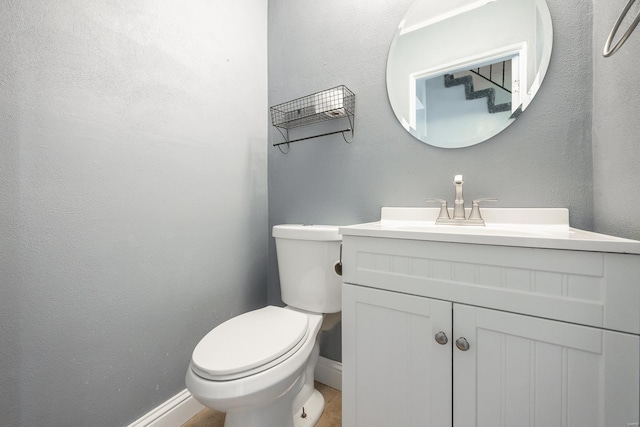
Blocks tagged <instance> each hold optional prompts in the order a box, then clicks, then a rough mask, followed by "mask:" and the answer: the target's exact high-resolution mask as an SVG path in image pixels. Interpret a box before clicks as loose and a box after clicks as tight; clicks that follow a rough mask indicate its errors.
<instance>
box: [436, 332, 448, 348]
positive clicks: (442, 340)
mask: <svg viewBox="0 0 640 427" xmlns="http://www.w3.org/2000/svg"><path fill="white" fill-rule="evenodd" d="M436 342H437V343H438V344H440V345H445V344H446V343H448V342H449V338H447V334H445V333H444V332H442V331H440V332H438V333H437V334H436Z"/></svg>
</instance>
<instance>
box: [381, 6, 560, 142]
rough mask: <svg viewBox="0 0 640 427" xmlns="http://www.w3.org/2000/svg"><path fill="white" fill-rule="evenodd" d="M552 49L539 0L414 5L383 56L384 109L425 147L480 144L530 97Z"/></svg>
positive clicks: (546, 11) (550, 32) (546, 15)
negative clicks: (386, 100)
mask: <svg viewBox="0 0 640 427" xmlns="http://www.w3.org/2000/svg"><path fill="white" fill-rule="evenodd" d="M552 41H553V29H552V24H551V15H550V13H549V8H548V7H547V4H546V2H545V0H448V1H441V0H417V1H416V2H415V3H414V4H413V5H412V6H411V8H410V9H409V11H408V12H407V14H406V15H405V17H404V19H403V20H402V22H401V23H400V26H399V27H398V31H397V32H396V35H395V37H394V39H393V42H392V43H391V48H390V50H389V58H388V61H387V92H388V94H389V101H390V102H391V107H392V108H393V111H394V113H395V115H396V117H397V118H398V120H399V121H400V123H401V124H402V126H403V127H404V128H405V129H406V130H407V131H409V133H411V135H413V136H414V137H416V138H418V139H419V140H421V141H423V142H425V143H427V144H430V145H433V146H436V147H442V148H460V147H468V146H471V145H474V144H478V143H480V142H482V141H486V140H487V139H489V138H491V137H492V136H494V135H496V134H498V133H499V132H501V131H502V130H504V129H505V128H506V127H507V126H509V125H510V124H511V123H513V122H514V121H515V120H516V118H517V117H518V116H519V115H520V114H521V113H522V112H523V111H524V110H525V109H526V108H527V106H528V105H529V103H530V102H531V100H532V99H533V97H534V96H535V94H536V93H537V91H538V89H539V88H540V84H541V83H542V80H543V78H544V75H545V73H546V71H547V68H548V66H549V60H550V58H551V45H552Z"/></svg>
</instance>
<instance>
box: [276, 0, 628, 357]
mask: <svg viewBox="0 0 640 427" xmlns="http://www.w3.org/2000/svg"><path fill="white" fill-rule="evenodd" d="M412 1H413V0H396V1H393V2H387V1H375V2H371V1H364V0H357V1H351V2H342V1H338V0H328V1H325V2H321V3H313V2H293V3H292V2H288V1H285V0H271V1H270V2H269V103H270V105H273V104H277V103H279V102H283V101H287V100H290V99H293V98H296V97H299V96H303V95H306V94H309V93H313V92H315V91H318V90H323V89H326V88H329V87H332V86H335V85H338V84H345V85H346V86H347V87H349V88H350V89H351V90H353V91H354V92H355V93H356V136H355V140H354V141H353V143H352V144H350V145H347V144H345V143H344V142H342V139H341V137H340V136H339V135H338V136H331V137H326V138H321V139H316V140H310V141H306V142H299V143H296V144H293V145H292V146H291V151H290V153H289V154H287V155H283V154H281V153H280V152H279V151H278V150H277V149H275V148H269V222H270V224H271V225H273V224H278V223H285V222H304V223H329V224H352V223H359V222H366V221H375V220H378V219H379V216H380V208H381V207H382V206H425V198H427V197H446V198H448V199H451V198H452V195H453V186H452V180H453V176H454V175H455V174H457V173H461V174H464V178H465V186H466V192H465V195H466V197H465V198H466V199H472V198H477V197H489V196H495V197H498V199H499V202H498V203H497V204H496V206H499V207H566V208H569V210H570V222H571V224H572V226H574V227H578V228H582V229H587V230H594V229H595V228H596V221H595V217H596V214H597V218H598V229H601V230H603V231H605V230H606V231H609V232H614V234H618V235H620V236H622V237H635V238H638V237H639V235H638V232H637V231H636V230H638V227H637V222H638V217H639V215H638V209H640V200H639V198H638V197H639V196H638V193H639V192H638V190H637V185H636V181H638V179H639V178H640V171H639V168H637V166H636V167H635V168H631V167H624V168H620V170H619V171H616V168H618V167H619V165H629V164H630V165H633V164H635V165H637V164H638V163H639V162H638V159H639V156H638V152H639V150H638V149H637V147H634V141H635V143H637V135H638V134H640V132H638V124H637V123H638V122H637V120H635V117H637V111H638V108H629V109H626V108H627V107H626V103H627V101H629V100H630V99H632V98H633V97H632V96H631V95H630V93H632V94H633V93H634V91H635V95H636V97H635V98H633V99H632V100H631V101H630V104H631V105H632V106H638V102H639V101H638V99H637V96H638V93H637V87H638V86H637V84H636V85H633V84H632V83H631V80H632V78H633V77H637V66H638V65H640V64H639V62H640V61H639V60H638V59H637V58H638V55H637V53H638V40H639V35H638V34H637V32H636V34H634V35H633V37H634V38H635V42H634V43H630V44H629V45H628V46H625V47H626V50H627V52H626V53H625V54H624V55H625V56H623V55H620V57H619V58H614V59H613V62H611V63H606V62H605V61H608V60H604V61H603V60H601V59H600V58H598V59H597V60H596V61H595V71H594V59H593V56H594V55H595V54H597V55H599V54H600V53H599V52H600V51H601V48H602V46H601V45H602V43H604V38H603V37H606V34H605V31H606V32H608V30H609V28H606V30H605V27H608V26H610V25H611V24H612V20H611V18H610V16H609V15H612V14H613V13H617V11H619V10H620V9H621V8H622V7H623V6H624V4H618V3H619V2H618V1H615V2H614V1H613V0H610V1H607V2H599V3H603V4H602V5H599V6H598V10H597V11H596V12H598V13H596V15H595V18H596V20H597V22H595V23H594V22H593V17H594V14H593V12H594V11H593V4H594V3H598V2H595V1H593V2H592V1H587V0H585V1H575V2H571V4H568V3H567V2H565V1H562V0H547V3H548V5H549V9H550V11H551V16H552V19H553V25H554V45H553V53H552V58H551V64H550V66H549V70H548V73H547V76H546V78H545V80H544V82H543V84H542V87H541V89H540V91H539V92H538V94H537V96H536V98H535V99H534V100H533V102H532V103H531V105H530V106H529V108H528V109H527V110H526V111H525V112H524V114H522V116H520V117H519V118H518V120H517V121H516V122H515V123H514V124H513V125H512V126H510V127H508V128H507V129H506V130H505V131H503V132H502V133H500V134H498V135H497V136H495V137H494V138H492V139H490V140H489V141H486V142H484V143H482V144H479V145H476V146H473V147H469V148H463V149H456V150H446V149H440V148H434V147H431V146H428V145H425V144H423V143H421V142H419V141H418V140H416V139H414V138H413V137H412V136H410V135H409V134H408V133H407V132H406V131H404V129H403V128H402V126H401V125H400V124H399V123H398V122H397V121H396V119H395V116H394V114H393V112H392V110H391V108H390V105H389V102H388V100H387V94H386V87H385V68H386V58H387V53H388V48H389V45H390V44H391V40H392V38H393V35H394V32H395V29H396V27H397V25H398V23H399V22H400V20H401V19H402V17H403V15H404V13H405V11H406V10H407V9H408V7H409V6H410V4H411V3H412ZM623 3H624V2H623ZM600 9H602V10H600ZM606 9H615V10H616V12H608V11H606V12H605V10H606ZM605 15H607V16H605ZM594 28H595V30H596V32H597V34H595V35H594ZM592 40H593V42H592ZM593 43H595V44H596V45H597V46H596V47H594V46H593ZM634 44H635V45H634ZM443 48H446V47H445V46H443ZM594 52H595V53H594ZM621 53H622V52H620V54H621ZM616 61H617V64H618V65H616V63H615V62H616ZM619 67H622V68H619ZM624 74H627V75H628V76H629V77H622V76H623V75H624ZM632 76H633V77H632ZM624 78H626V79H628V80H629V84H628V85H624V86H620V80H622V79H624ZM600 86H603V87H609V86H612V87H615V90H612V91H609V90H607V89H604V90H601V89H600ZM594 87H595V88H596V89H597V90H595V94H594V93H593V90H592V88H594ZM620 99H623V100H624V101H623V102H620ZM594 103H595V106H594V105H593V104H594ZM592 107H593V108H592ZM602 110H608V111H609V114H608V116H615V120H612V121H608V123H607V124H606V125H605V124H604V123H602V120H607V119H606V116H605V118H604V119H602V120H601V119H600V117H598V118H597V120H594V129H593V132H592V111H595V114H596V115H598V114H600V112H601V111H602ZM632 118H633V119H634V120H633V121H634V122H633V123H632V124H631V123H626V122H630V121H632ZM620 122H625V124H624V125H623V126H619V123H620ZM601 125H602V128H606V129H607V133H608V134H613V135H615V136H617V137H616V138H612V137H610V136H607V137H606V138H604V139H606V141H602V139H603V137H602V136H599V135H598V132H600V126H601ZM306 132H309V133H310V132H311V130H300V131H299V133H298V134H297V135H301V134H302V133H306ZM592 134H593V135H594V138H596V140H595V141H596V142H597V143H599V144H600V146H599V147H596V153H597V156H596V157H595V159H592ZM281 139H282V137H281V136H279V134H278V133H277V132H276V131H274V129H273V128H272V129H271V133H270V140H271V141H280V140H281ZM605 142H606V144H605ZM594 160H595V164H594ZM594 171H595V173H594ZM620 175H624V178H623V177H622V176H620ZM594 176H595V180H594ZM621 181H625V182H626V183H627V185H620V183H621ZM594 188H595V196H596V198H597V203H598V204H599V205H600V206H601V207H598V208H597V209H595V213H594V207H593V203H594ZM626 192H632V193H633V195H632V196H631V197H630V198H629V200H630V202H631V204H630V205H627V206H625V207H624V208H621V205H622V204H623V203H624V202H623V201H622V199H624V197H623V196H624V195H625V194H627V193H626ZM609 198H611V200H608V199H609ZM604 201H606V202H607V203H608V206H606V207H605V206H604V205H603V202H604ZM612 211H615V213H612ZM624 216H626V217H625V218H624V222H625V223H626V225H624V224H622V221H620V220H621V219H622V218H623V217H624ZM632 223H633V224H634V225H635V226H633V227H632ZM270 249H271V252H270V260H269V301H270V302H272V303H279V300H280V294H279V290H278V277H277V267H276V264H275V260H274V259H275V255H274V252H273V246H270ZM334 332H335V333H334V337H332V338H329V339H328V343H326V344H325V345H324V346H323V348H322V353H323V354H324V355H326V356H328V357H331V358H334V359H338V360H340V345H339V344H340V343H339V333H338V332H339V331H334Z"/></svg>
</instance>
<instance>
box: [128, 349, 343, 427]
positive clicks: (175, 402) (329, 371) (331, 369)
mask: <svg viewBox="0 0 640 427" xmlns="http://www.w3.org/2000/svg"><path fill="white" fill-rule="evenodd" d="M315 379H316V381H318V382H321V383H322V384H326V385H328V386H329V387H333V388H335V389H336V390H342V363H340V362H336V361H335V360H331V359H327V358H326V357H322V356H320V357H319V358H318V364H317V365H316V370H315ZM203 408H204V406H202V405H201V404H200V403H199V402H198V401H196V400H195V399H194V398H193V396H191V394H190V393H189V391H188V390H187V389H184V390H182V391H181V392H180V393H178V394H176V395H175V396H173V397H172V398H171V399H169V400H167V401H166V402H164V403H163V404H161V405H160V406H158V407H157V408H155V409H152V410H151V411H150V412H148V413H147V414H146V415H144V416H143V417H142V418H140V419H139V420H137V421H134V422H133V423H131V424H129V426H128V427H176V426H181V425H182V424H184V423H186V422H187V421H189V420H190V419H191V418H193V416H194V415H196V414H197V413H198V412H200V411H201V410H202V409H203Z"/></svg>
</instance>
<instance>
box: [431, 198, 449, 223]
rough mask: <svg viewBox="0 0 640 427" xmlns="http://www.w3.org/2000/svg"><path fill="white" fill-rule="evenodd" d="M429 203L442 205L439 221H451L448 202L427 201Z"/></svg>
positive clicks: (439, 200)
mask: <svg viewBox="0 0 640 427" xmlns="http://www.w3.org/2000/svg"><path fill="white" fill-rule="evenodd" d="M427 202H431V203H440V213H439V214H438V219H449V218H451V217H450V216H449V209H448V208H447V201H446V200H444V199H427Z"/></svg>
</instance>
